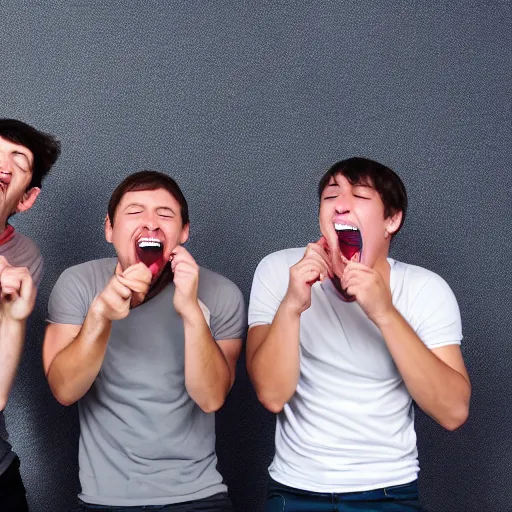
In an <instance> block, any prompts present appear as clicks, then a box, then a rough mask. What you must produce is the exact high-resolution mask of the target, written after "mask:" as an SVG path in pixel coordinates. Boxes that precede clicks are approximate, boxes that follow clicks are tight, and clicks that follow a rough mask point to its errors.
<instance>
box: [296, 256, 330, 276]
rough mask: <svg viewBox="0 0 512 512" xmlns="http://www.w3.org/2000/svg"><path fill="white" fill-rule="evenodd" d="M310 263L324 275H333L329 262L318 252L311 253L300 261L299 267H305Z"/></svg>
mask: <svg viewBox="0 0 512 512" xmlns="http://www.w3.org/2000/svg"><path fill="white" fill-rule="evenodd" d="M311 265H315V267H316V268H317V269H318V270H319V272H321V273H322V274H323V275H324V276H329V277H333V276H334V274H333V271H332V267H331V265H330V262H327V261H326V260H325V259H324V258H323V257H322V256H321V255H320V254H317V253H311V254H310V255H309V256H308V257H307V258H305V259H304V260H303V261H302V263H301V265H300V267H301V268H305V269H307V268H309V267H310V266H311Z"/></svg>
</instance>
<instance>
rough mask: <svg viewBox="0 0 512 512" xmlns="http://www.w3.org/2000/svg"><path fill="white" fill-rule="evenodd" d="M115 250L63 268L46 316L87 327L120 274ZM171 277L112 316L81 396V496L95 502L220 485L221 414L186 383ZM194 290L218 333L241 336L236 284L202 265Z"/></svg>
mask: <svg viewBox="0 0 512 512" xmlns="http://www.w3.org/2000/svg"><path fill="white" fill-rule="evenodd" d="M116 263H117V260H116V259H115V258H109V259H101V260H94V261H89V262H87V263H83V264H81V265H77V266H75V267H72V268H69V269H67V270H66V271H64V272H63V274H62V275H61V276H60V278H59V280H58V281H57V283H56V285H55V287H54V289H53V291H52V294H51V296H50V301H49V306H48V321H49V322H54V323H60V324H73V325H81V324H82V323H83V322H84V319H85V316H86V315H87V311H88V309H89V306H90V304H91V302H92V300H93V299H94V297H95V296H96V295H97V294H99V293H100V292H101V291H102V290H103V289H104V287H105V286H106V284H107V282H108V281H109V279H110V278H111V277H112V275H113V273H114V269H115V266H116ZM173 294H174V284H173V283H170V284H169V285H168V286H167V287H166V288H164V289H163V290H162V291H161V292H160V293H159V294H158V295H157V296H156V297H154V298H152V299H151V300H150V301H148V302H147V303H145V304H142V305H141V306H138V307H137V308H134V309H132V310H131V311H130V314H129V315H128V316H127V317H126V318H125V319H123V320H119V321H114V322H113V323H112V330H111V334H110V338H109V341H108V346H107V352H106V354H105V359H104V361H103V365H102V367H101V370H100V372H99V374H98V376H97V377H96V380H95V381H94V383H93V385H92V387H91V388H90V390H89V391H88V392H87V393H86V394H85V396H84V397H83V398H82V399H81V400H80V401H79V402H78V409H79V416H80V443H79V465H80V483H81V485H82V493H81V494H80V498H81V499H82V500H83V501H85V502H87V503H92V504H104V505H120V506H130V505H163V504H171V503H180V502H187V501H192V500H196V499H201V498H205V497H208V496H211V495H213V494H216V493H218V492H223V491H225V490H226V486H225V485H224V484H223V483H222V477H221V475H220V474H219V473H218V472H217V470H216V465H217V457H216V454H215V415H214V414H206V413H204V412H203V411H202V410H201V409H200V408H199V407H198V406H197V404H196V403H195V402H194V401H193V400H192V399H191V398H190V396H189V395H188V393H187V390H186V389H185V369H184V365H185V360H184V332H183V321H182V319H181V317H180V316H179V315H178V313H177V312H176V311H175V309H174V307H173V304H172V300H173ZM198 298H199V300H200V303H201V307H202V309H203V312H204V314H205V318H206V319H207V322H208V324H209V326H210V329H211V332H212V335H213V338H214V339H215V340H217V341H219V340H228V339H236V338H241V337H242V336H243V335H244V333H245V328H246V315H245V307H244V301H243V297H242V294H241V293H240V290H239V289H238V288H237V287H236V286H235V285H234V284H233V283H232V282H231V281H229V280H228V279H226V278H225V277H223V276H221V275H219V274H216V273H215V272H212V271H211V270H208V269H206V268H201V269H200V277H199V292H198Z"/></svg>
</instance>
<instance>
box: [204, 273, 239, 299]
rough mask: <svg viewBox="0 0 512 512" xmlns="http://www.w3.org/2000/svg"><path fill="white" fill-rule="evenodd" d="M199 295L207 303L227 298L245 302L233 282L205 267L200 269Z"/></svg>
mask: <svg viewBox="0 0 512 512" xmlns="http://www.w3.org/2000/svg"><path fill="white" fill-rule="evenodd" d="M199 295H200V299H201V300H202V301H203V302H205V303H206V302H212V300H213V301H214V302H216V300H217V299H221V300H222V298H226V297H231V298H235V299H239V300H242V301H243V296H242V292H241V291H240V289H239V288H238V286H237V285H236V284H235V283H234V282H233V281H231V280H230V279H228V278H227V277H225V276H223V275H222V274H219V273H218V272H214V271H213V270H210V269H209V268H206V267H203V266H200V267H199Z"/></svg>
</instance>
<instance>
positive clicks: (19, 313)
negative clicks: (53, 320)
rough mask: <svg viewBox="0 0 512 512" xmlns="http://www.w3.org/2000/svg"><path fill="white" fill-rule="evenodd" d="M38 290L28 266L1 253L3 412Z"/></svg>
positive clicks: (0, 399) (0, 389) (0, 383)
mask: <svg viewBox="0 0 512 512" xmlns="http://www.w3.org/2000/svg"><path fill="white" fill-rule="evenodd" d="M36 293H37V289H36V287H35V285H34V283H33V281H32V277H31V276H30V273H29V271H28V269H27V268H26V267H12V266H11V265H9V263H8V261H7V260H6V259H5V258H4V257H3V256H0V411H1V410H3V409H5V406H6V404H7V400H8V398H9V393H10V391H11V388H12V385H13V382H14V378H15V376H16V371H17V369H18V365H19V363H20V360H21V354H22V352H23V344H24V342H25V328H26V321H27V318H28V316H29V315H30V313H32V311H33V309H34V304H35V299H36Z"/></svg>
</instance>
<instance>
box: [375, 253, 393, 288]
mask: <svg viewBox="0 0 512 512" xmlns="http://www.w3.org/2000/svg"><path fill="white" fill-rule="evenodd" d="M373 269H374V270H376V271H377V272H378V273H379V274H380V275H381V277H382V278H383V279H384V281H385V282H386V283H388V284H389V276H390V274H391V267H390V266H389V263H388V260H387V256H386V257H384V258H379V259H378V260H377V261H376V262H375V265H373Z"/></svg>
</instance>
